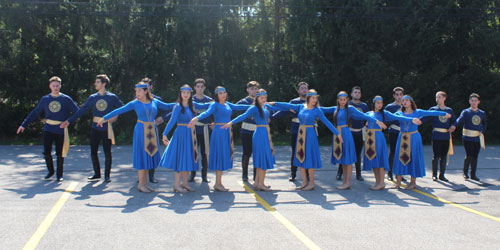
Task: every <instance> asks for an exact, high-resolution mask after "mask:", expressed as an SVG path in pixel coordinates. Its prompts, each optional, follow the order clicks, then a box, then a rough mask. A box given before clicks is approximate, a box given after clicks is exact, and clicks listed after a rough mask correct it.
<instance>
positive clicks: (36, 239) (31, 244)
mask: <svg viewBox="0 0 500 250" xmlns="http://www.w3.org/2000/svg"><path fill="white" fill-rule="evenodd" d="M77 185H78V182H71V183H70V184H69V186H68V188H66V190H65V191H64V193H63V194H62V195H61V197H60V198H59V200H58V201H57V202H56V204H55V205H54V207H52V209H51V210H50V212H49V214H47V216H46V217H45V219H44V220H43V221H42V224H40V226H39V227H38V228H37V229H36V231H35V233H34V234H33V235H32V236H31V238H30V239H29V240H28V242H27V243H26V245H24V248H23V250H28V249H36V247H37V246H38V243H40V240H41V239H42V237H43V236H44V235H45V233H46V232H47V230H48V229H49V227H50V225H51V224H52V222H53V221H54V219H55V218H56V216H57V214H58V213H59V211H61V209H62V207H63V205H64V203H66V201H67V200H68V198H69V196H70V195H71V192H73V191H74V190H75V188H76V186H77Z"/></svg>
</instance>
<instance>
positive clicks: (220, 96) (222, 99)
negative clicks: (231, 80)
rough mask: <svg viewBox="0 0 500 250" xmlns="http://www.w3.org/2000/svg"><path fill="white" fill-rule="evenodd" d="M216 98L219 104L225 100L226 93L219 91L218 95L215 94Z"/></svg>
mask: <svg viewBox="0 0 500 250" xmlns="http://www.w3.org/2000/svg"><path fill="white" fill-rule="evenodd" d="M217 97H218V98H219V102H225V101H226V98H227V93H226V91H220V92H219V93H217Z"/></svg>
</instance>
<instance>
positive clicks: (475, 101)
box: [469, 97, 481, 108]
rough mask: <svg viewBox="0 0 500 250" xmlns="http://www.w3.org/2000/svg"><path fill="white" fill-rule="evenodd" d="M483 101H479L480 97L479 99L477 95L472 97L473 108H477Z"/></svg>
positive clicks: (470, 100) (471, 104)
mask: <svg viewBox="0 0 500 250" xmlns="http://www.w3.org/2000/svg"><path fill="white" fill-rule="evenodd" d="M480 102H481V101H479V99H477V97H472V98H470V99H469V104H470V106H471V107H472V108H477V107H478V106H479V103H480Z"/></svg>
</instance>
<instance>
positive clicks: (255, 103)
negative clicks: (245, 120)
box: [253, 89, 266, 118]
mask: <svg viewBox="0 0 500 250" xmlns="http://www.w3.org/2000/svg"><path fill="white" fill-rule="evenodd" d="M263 92H266V90H265V89H259V90H258V91H257V93H263ZM258 98H259V97H258V96H256V97H255V99H254V100H253V105H255V107H257V110H259V115H260V117H261V118H264V112H263V110H262V106H260V104H259V101H257V99H258Z"/></svg>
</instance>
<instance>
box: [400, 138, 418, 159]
mask: <svg viewBox="0 0 500 250" xmlns="http://www.w3.org/2000/svg"><path fill="white" fill-rule="evenodd" d="M417 132H418V130H415V131H413V132H401V140H400V142H399V161H401V163H403V165H405V166H406V165H408V163H410V161H411V135H412V134H415V133H417Z"/></svg>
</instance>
